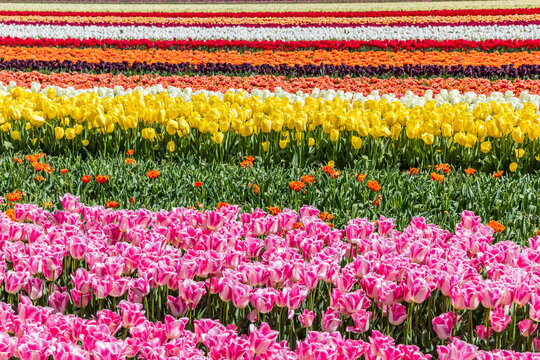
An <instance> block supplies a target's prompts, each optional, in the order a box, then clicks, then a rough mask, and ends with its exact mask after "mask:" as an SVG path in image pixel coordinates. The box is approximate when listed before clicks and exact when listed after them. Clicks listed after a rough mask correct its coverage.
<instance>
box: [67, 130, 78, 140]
mask: <svg viewBox="0 0 540 360" xmlns="http://www.w3.org/2000/svg"><path fill="white" fill-rule="evenodd" d="M75 136H76V134H75V129H74V128H67V129H66V139H68V140H72V139H73V138H74V137H75Z"/></svg>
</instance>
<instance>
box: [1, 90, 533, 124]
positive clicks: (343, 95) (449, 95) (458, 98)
mask: <svg viewBox="0 0 540 360" xmlns="http://www.w3.org/2000/svg"><path fill="white" fill-rule="evenodd" d="M16 88H17V87H16V84H15V83H13V82H12V83H10V84H8V85H7V86H6V85H4V84H3V83H1V82H0V94H2V95H4V96H8V95H10V90H12V89H16ZM18 89H19V90H20V88H18ZM50 89H53V90H54V94H55V96H57V97H58V96H66V97H68V98H70V97H74V96H79V95H81V94H85V93H92V94H93V93H95V94H97V95H98V96H99V97H101V98H104V97H109V98H114V97H116V96H125V95H130V94H133V93H134V92H140V93H141V94H142V95H143V96H144V95H147V94H151V95H152V96H156V95H158V94H160V93H163V92H166V93H167V95H168V97H172V98H176V97H180V98H182V99H183V100H184V101H191V100H192V98H193V96H197V95H199V94H202V95H204V96H206V97H207V98H210V97H211V96H216V97H218V98H219V99H221V100H223V98H224V95H225V94H227V93H229V94H230V93H233V94H242V95H243V96H245V97H247V98H250V97H252V96H256V97H258V98H260V99H261V100H263V101H264V100H266V99H269V98H271V97H279V98H286V99H288V100H289V102H290V103H295V102H300V103H302V104H304V103H305V99H306V98H308V97H311V98H313V99H318V98H320V99H323V100H329V101H332V100H333V99H335V98H339V99H341V100H345V101H350V102H356V101H359V102H366V101H373V100H374V101H380V100H381V99H384V100H386V101H388V102H394V101H400V102H401V103H402V104H403V105H405V107H407V108H414V107H416V106H421V107H424V106H425V105H426V103H427V102H431V101H434V102H435V106H437V107H440V106H442V105H443V104H458V103H463V104H466V105H467V106H468V108H469V111H472V110H473V109H474V108H476V106H478V105H479V104H489V103H491V102H492V101H495V102H498V103H508V104H510V106H511V107H512V109H514V110H520V109H523V106H524V104H526V103H532V104H533V105H534V106H535V107H536V108H537V109H540V95H534V94H529V93H527V92H522V93H521V95H520V96H519V97H516V96H515V95H514V94H513V93H512V92H511V91H507V92H506V93H505V94H502V93H500V92H494V93H492V94H491V95H489V96H486V95H484V94H476V93H474V92H467V93H465V94H461V93H460V92H459V91H458V90H452V91H450V92H449V91H447V90H444V89H443V90H441V91H440V92H439V93H438V94H436V95H434V94H433V91H432V90H427V91H426V93H425V94H424V95H423V96H418V95H415V94H413V93H412V92H407V94H405V95H404V96H397V95H396V94H393V93H387V94H383V95H381V94H380V93H379V91H374V92H372V93H370V94H368V95H364V94H363V93H353V92H344V91H342V90H338V91H335V90H333V89H331V90H320V89H317V88H315V89H313V90H312V91H311V92H310V93H307V92H302V91H297V92H296V93H289V92H287V91H284V90H283V89H281V88H279V87H277V88H275V90H274V91H270V90H268V89H263V90H259V89H253V90H252V91H251V92H247V91H244V90H243V89H227V90H225V91H211V90H195V91H193V89H191V88H177V87H174V86H168V87H167V88H164V87H163V86H162V85H161V84H159V85H156V86H149V87H142V86H138V87H135V88H134V89H123V88H122V87H119V86H115V87H114V88H108V87H94V88H87V89H73V88H66V87H61V86H42V85H41V84H40V83H36V82H34V83H32V84H31V87H30V89H28V90H30V91H32V92H34V93H41V94H47V93H48V92H50ZM19 90H17V91H19ZM538 115H539V116H540V113H538Z"/></svg>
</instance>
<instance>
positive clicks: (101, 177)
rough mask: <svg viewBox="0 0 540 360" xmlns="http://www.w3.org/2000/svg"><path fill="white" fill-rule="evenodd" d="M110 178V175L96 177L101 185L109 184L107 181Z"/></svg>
mask: <svg viewBox="0 0 540 360" xmlns="http://www.w3.org/2000/svg"><path fill="white" fill-rule="evenodd" d="M108 178H109V176H108V175H98V176H97V177H96V181H97V182H98V183H99V184H105V183H106V182H107V179H108Z"/></svg>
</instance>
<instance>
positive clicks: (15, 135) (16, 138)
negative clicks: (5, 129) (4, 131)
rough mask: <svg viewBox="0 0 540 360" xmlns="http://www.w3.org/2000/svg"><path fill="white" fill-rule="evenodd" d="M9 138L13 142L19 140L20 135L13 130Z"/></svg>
mask: <svg viewBox="0 0 540 360" xmlns="http://www.w3.org/2000/svg"><path fill="white" fill-rule="evenodd" d="M11 138H12V139H13V140H15V141H17V140H19V139H20V138H21V134H19V132H18V131H17V130H13V131H12V132H11Z"/></svg>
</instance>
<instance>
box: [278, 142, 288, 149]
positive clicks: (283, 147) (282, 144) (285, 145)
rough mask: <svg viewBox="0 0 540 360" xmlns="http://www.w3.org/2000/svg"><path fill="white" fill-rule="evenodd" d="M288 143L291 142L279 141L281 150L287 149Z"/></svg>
mask: <svg viewBox="0 0 540 360" xmlns="http://www.w3.org/2000/svg"><path fill="white" fill-rule="evenodd" d="M288 142H289V140H279V147H280V148H281V149H285V148H286V147H287V143H288Z"/></svg>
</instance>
